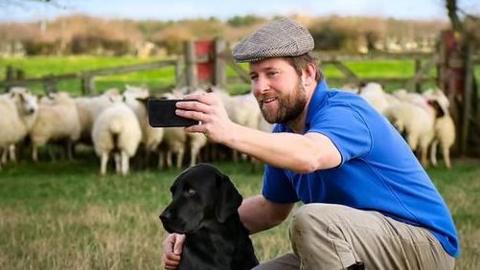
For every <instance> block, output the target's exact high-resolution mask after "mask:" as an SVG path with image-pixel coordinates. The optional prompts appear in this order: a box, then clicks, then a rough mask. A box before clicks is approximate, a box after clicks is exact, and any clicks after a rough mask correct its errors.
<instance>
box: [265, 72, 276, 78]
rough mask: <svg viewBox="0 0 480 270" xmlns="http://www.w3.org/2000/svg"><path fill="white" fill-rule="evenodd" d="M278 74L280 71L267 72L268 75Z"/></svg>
mask: <svg viewBox="0 0 480 270" xmlns="http://www.w3.org/2000/svg"><path fill="white" fill-rule="evenodd" d="M277 74H278V71H271V72H268V73H267V75H268V77H274V76H275V75H277Z"/></svg>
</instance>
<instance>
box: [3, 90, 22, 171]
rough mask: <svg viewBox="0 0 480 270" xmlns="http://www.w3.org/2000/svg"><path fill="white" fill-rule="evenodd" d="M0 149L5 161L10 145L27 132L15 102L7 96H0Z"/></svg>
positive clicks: (4, 161)
mask: <svg viewBox="0 0 480 270" xmlns="http://www.w3.org/2000/svg"><path fill="white" fill-rule="evenodd" d="M0 115H1V116H2V117H0V130H1V131H2V132H1V133H0V150H1V151H2V161H1V162H0V168H1V164H2V163H6V162H7V152H8V150H7V149H8V147H10V145H12V144H15V143H16V142H17V141H19V140H20V139H21V138H23V137H24V136H25V135H26V134H27V130H26V127H25V125H24V124H23V122H22V120H21V119H20V116H19V114H18V112H17V108H16V107H15V103H14V102H13V100H11V99H10V98H9V97H7V96H5V95H2V96H0Z"/></svg>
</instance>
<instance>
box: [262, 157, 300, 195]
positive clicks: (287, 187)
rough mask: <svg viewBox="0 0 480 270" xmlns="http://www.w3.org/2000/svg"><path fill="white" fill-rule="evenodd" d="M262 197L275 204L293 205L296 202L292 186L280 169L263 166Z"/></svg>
mask: <svg viewBox="0 0 480 270" xmlns="http://www.w3.org/2000/svg"><path fill="white" fill-rule="evenodd" d="M262 194H263V196H264V197H265V198H266V199H267V200H269V201H272V202H276V203H294V202H297V201H298V197H297V194H296V192H295V189H294V188H293V185H292V184H291V182H290V181H289V179H288V177H287V176H286V174H285V172H284V171H283V170H282V169H279V168H276V167H272V166H270V165H265V171H264V174H263V190H262Z"/></svg>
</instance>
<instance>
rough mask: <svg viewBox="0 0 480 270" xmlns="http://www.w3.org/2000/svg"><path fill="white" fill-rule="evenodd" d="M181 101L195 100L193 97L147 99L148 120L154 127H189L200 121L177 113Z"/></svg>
mask: <svg viewBox="0 0 480 270" xmlns="http://www.w3.org/2000/svg"><path fill="white" fill-rule="evenodd" d="M179 101H182V102H184V101H194V100H191V99H157V98H150V99H148V101H147V110H148V122H149V124H150V126H152V127H188V126H192V125H197V124H198V121H196V120H193V119H188V118H185V117H181V116H178V115H176V114H175V110H176V109H177V107H176V104H177V102H179Z"/></svg>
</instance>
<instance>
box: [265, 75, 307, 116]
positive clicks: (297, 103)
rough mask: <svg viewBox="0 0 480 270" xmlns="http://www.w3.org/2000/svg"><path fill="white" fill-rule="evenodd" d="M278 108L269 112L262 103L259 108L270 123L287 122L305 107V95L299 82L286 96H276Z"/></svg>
mask: <svg viewBox="0 0 480 270" xmlns="http://www.w3.org/2000/svg"><path fill="white" fill-rule="evenodd" d="M277 102H278V110H277V112H276V113H275V112H270V111H268V110H264V108H263V103H262V104H260V110H261V111H262V115H263V117H264V118H265V120H266V121H267V122H268V123H270V124H274V123H280V124H288V123H289V122H291V121H292V120H294V119H296V118H297V117H298V116H299V115H300V114H301V113H302V112H303V110H304V109H305V105H306V104H307V95H306V92H305V87H304V86H303V85H302V83H301V82H299V83H298V85H297V87H296V88H295V89H294V91H292V92H291V94H290V95H288V96H286V97H280V96H279V97H278V98H277Z"/></svg>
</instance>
